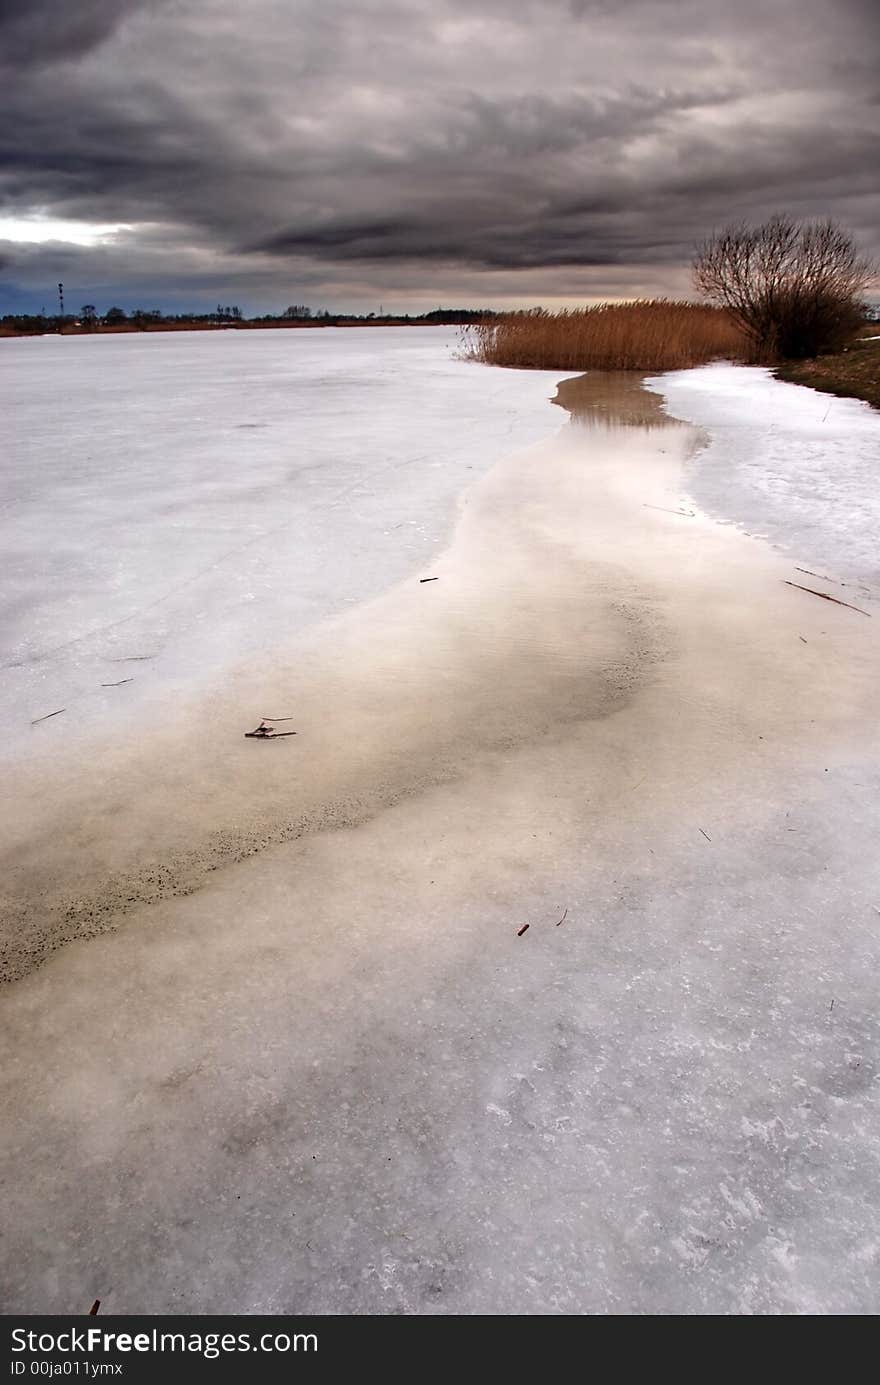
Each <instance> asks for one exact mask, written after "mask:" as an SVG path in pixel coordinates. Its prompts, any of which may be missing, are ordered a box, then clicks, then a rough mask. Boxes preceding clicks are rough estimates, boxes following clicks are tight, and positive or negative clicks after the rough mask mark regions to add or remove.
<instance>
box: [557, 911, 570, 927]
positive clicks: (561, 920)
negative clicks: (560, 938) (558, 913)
mask: <svg viewBox="0 0 880 1385" xmlns="http://www.w3.org/2000/svg"><path fill="white" fill-rule="evenodd" d="M567 914H568V910H567V909H566V911H565V913H564V914H563V915H562V918H561V919H559V920H558V922H557V924H556V927H557V928H559V927H560V926H561V925H562V924H563V923H565V920H566V916H567Z"/></svg>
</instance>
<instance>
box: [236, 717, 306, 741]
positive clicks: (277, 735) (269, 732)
mask: <svg viewBox="0 0 880 1385" xmlns="http://www.w3.org/2000/svg"><path fill="white" fill-rule="evenodd" d="M290 720H291V718H290V717H276V721H290ZM295 735H296V732H295V731H276V730H275V727H274V726H268V725H267V724H266V719H265V717H264V718H263V720H262V721H261V722H260V724H259V726H258V727H257V728H256V730H254V731H245V733H244V738H245V740H246V741H280V740H281V738H282V737H283V736H295Z"/></svg>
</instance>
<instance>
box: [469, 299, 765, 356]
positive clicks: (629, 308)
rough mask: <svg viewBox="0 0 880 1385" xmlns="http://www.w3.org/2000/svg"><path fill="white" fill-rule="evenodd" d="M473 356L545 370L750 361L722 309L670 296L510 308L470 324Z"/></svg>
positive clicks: (470, 346) (736, 330) (732, 325)
mask: <svg viewBox="0 0 880 1385" xmlns="http://www.w3.org/2000/svg"><path fill="white" fill-rule="evenodd" d="M466 343H467V344H466V348H465V353H466V355H467V356H468V357H469V359H471V360H476V361H483V362H485V363H486V364H487V365H506V366H518V367H520V368H525V369H529V368H531V369H539V370H642V371H650V370H675V369H681V368H683V367H685V366H692V365H700V364H702V363H703V362H705V361H711V360H716V359H718V358H719V357H726V358H728V359H731V358H733V359H736V360H748V359H750V350H749V345H748V342H747V341H746V339H745V338H744V337H743V335H742V333H741V332H740V330H739V328H738V327H737V326H736V324H735V323H734V322H733V321H732V320H731V318H730V317H729V316H728V314H727V313H726V312H724V311H723V310H722V309H721V308H712V307H708V306H705V305H702V304H698V303H677V302H673V301H671V300H669V299H666V298H655V299H643V300H641V301H638V302H635V303H602V304H600V305H599V306H598V307H595V308H573V309H567V310H565V311H564V312H558V313H551V312H548V311H547V310H546V309H544V308H533V309H530V310H529V311H527V312H521V313H510V314H509V315H508V316H507V317H503V318H501V319H500V320H496V321H494V322H484V323H478V324H476V325H475V326H474V327H471V328H468V330H467V333H466Z"/></svg>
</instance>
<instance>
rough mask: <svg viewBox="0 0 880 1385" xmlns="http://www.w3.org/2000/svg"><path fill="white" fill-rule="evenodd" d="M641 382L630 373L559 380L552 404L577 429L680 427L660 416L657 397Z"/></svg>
mask: <svg viewBox="0 0 880 1385" xmlns="http://www.w3.org/2000/svg"><path fill="white" fill-rule="evenodd" d="M644 380H645V377H644V375H640V374H638V373H637V372H635V371H631V370H592V371H590V372H589V374H587V375H579V376H578V377H577V378H576V379H574V380H562V381H561V382H560V384H559V385H558V386H557V390H556V395H555V397H554V398H553V400H552V403H554V404H558V405H559V406H560V408H563V409H565V410H567V412H568V413H569V414H570V415H571V421H572V423H573V424H575V425H576V426H577V427H579V428H590V429H594V428H607V427H608V426H609V424H623V425H624V426H626V427H639V428H644V429H647V430H648V431H651V430H653V429H655V428H657V429H659V428H670V427H672V428H674V427H680V426H681V425H680V424H678V423H677V421H676V420H675V419H672V418H670V417H669V415H668V414H666V413H664V412H663V407H662V401H661V398H660V395H658V394H652V393H650V391H648V390H646V389H645V388H644Z"/></svg>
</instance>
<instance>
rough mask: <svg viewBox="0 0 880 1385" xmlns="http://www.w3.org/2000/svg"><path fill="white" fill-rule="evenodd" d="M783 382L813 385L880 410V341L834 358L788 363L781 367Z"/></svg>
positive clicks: (858, 343) (859, 343) (856, 345)
mask: <svg viewBox="0 0 880 1385" xmlns="http://www.w3.org/2000/svg"><path fill="white" fill-rule="evenodd" d="M776 374H777V375H778V376H779V379H780V380H789V381H790V382H791V383H792V384H793V385H809V386H810V388H811V389H814V390H822V391H824V393H825V394H837V395H843V396H846V397H851V398H853V399H864V400H865V401H866V403H868V404H873V406H874V408H875V409H880V339H878V338H874V339H873V340H870V341H856V342H853V344H852V345H851V346H848V347H847V348H846V350H844V351H839V352H837V353H836V354H835V355H833V356H819V357H817V359H816V360H813V361H788V362H787V363H786V364H785V365H781V366H778V367H777V370H776Z"/></svg>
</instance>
